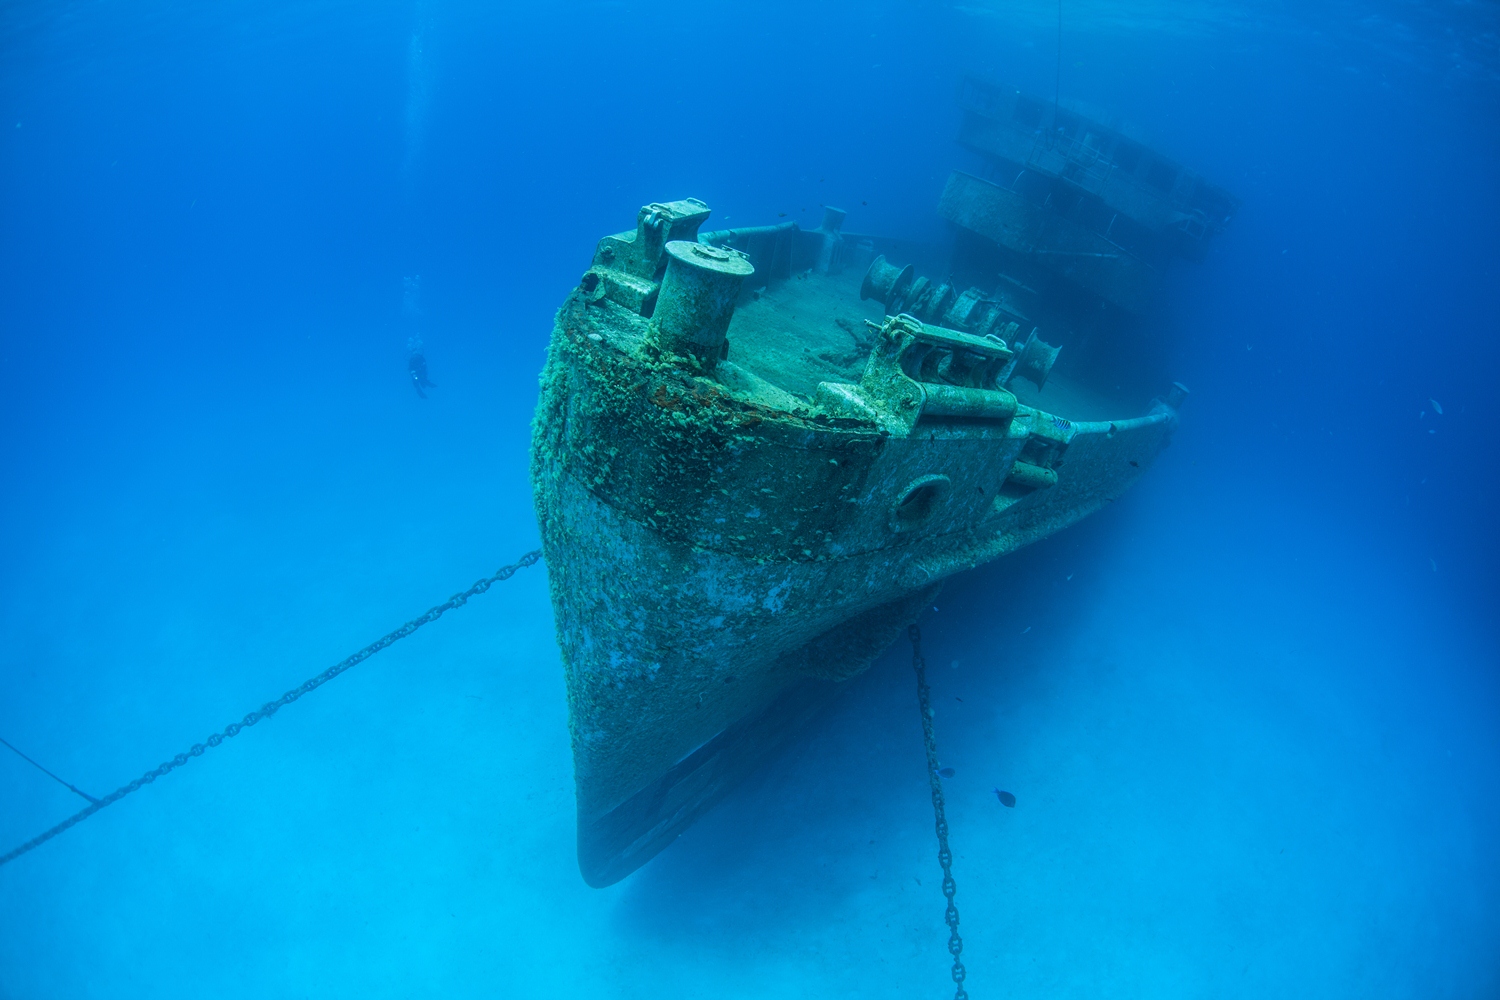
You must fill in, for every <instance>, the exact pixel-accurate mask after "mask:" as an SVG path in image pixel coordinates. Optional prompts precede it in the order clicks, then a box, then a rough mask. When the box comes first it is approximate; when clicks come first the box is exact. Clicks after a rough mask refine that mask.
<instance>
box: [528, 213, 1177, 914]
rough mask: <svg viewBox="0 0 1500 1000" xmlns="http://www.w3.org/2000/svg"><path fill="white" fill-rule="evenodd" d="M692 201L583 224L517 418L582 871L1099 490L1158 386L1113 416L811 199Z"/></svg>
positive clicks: (1130, 460)
mask: <svg viewBox="0 0 1500 1000" xmlns="http://www.w3.org/2000/svg"><path fill="white" fill-rule="evenodd" d="M707 216H708V209H707V206H705V205H703V204H702V203H701V202H698V201H695V200H691V199H689V200H686V201H678V202H669V203H663V204H653V205H649V206H647V207H646V208H644V209H642V210H641V213H640V216H639V218H638V220H637V227H636V230H635V231H634V232H633V233H632V232H626V233H621V234H619V235H616V236H610V237H606V238H605V239H604V240H602V241H601V242H600V244H599V247H598V249H597V250H596V252H595V257H594V262H593V266H592V267H591V268H590V269H589V270H588V272H587V273H586V274H585V275H584V276H583V279H582V280H581V281H580V283H579V285H578V287H577V288H575V289H574V291H573V292H572V293H571V294H570V295H569V296H568V298H567V300H566V301H565V302H564V303H563V306H562V308H561V309H560V310H559V311H558V313H557V318H556V325H555V327H554V330H553V333H552V340H551V345H550V349H549V354H548V358H547V363H546V368H545V370H544V373H543V376H542V382H541V398H540V402H539V404H538V408H537V413H536V419H535V425H534V429H533V459H532V461H533V469H532V475H533V484H534V489H535V499H536V509H537V516H538V520H539V523H540V527H541V533H542V541H543V547H544V550H545V553H546V560H547V566H548V573H549V579H550V586H551V593H552V600H553V606H554V609H555V612H556V624H557V635H558V641H559V644H560V646H561V650H562V657H563V663H564V666H565V669H566V675H567V690H568V699H569V710H570V726H571V735H572V743H573V754H574V766H575V780H576V785H577V800H578V852H579V863H580V867H581V869H582V872H583V875H584V878H585V879H586V880H587V881H588V882H589V883H590V884H592V885H596V886H602V885H608V884H610V883H612V882H614V881H616V880H618V879H620V878H622V877H624V876H625V875H627V874H629V873H630V872H631V871H633V870H634V869H635V868H637V867H639V866H640V865H641V864H643V863H644V862H645V861H646V860H648V859H649V858H650V857H652V856H653V855H654V854H655V853H656V852H658V851H660V850H661V849H662V848H663V847H664V846H666V845H667V844H668V843H670V842H671V840H672V839H673V838H675V837H676V836H677V835H678V834H679V833H680V832H681V831H682V830H683V829H685V828H686V827H687V826H688V825H689V824H690V823H691V822H692V821H693V819H694V818H696V817H697V816H698V815H699V814H701V813H702V811H703V810H704V809H706V808H708V807H710V806H711V805H712V804H713V803H714V802H715V801H716V800H717V799H718V798H719V797H720V796H721V795H722V794H723V793H724V792H725V791H726V790H727V789H728V788H729V787H730V786H732V785H733V783H734V782H735V781H736V780H738V778H739V777H741V776H742V775H743V774H744V773H745V772H746V771H747V770H749V769H751V768H753V767H754V766H755V765H756V763H757V762H759V761H760V760H761V759H763V758H764V756H765V755H767V754H768V753H770V752H772V750H774V749H775V747H776V746H777V745H778V744H779V742H780V741H781V740H782V739H783V738H784V737H785V736H786V735H787V734H788V733H790V732H792V731H793V730H795V728H796V727H797V726H798V725H799V724H800V722H801V721H803V720H804V719H806V718H807V717H808V716H810V715H811V714H813V713H814V712H816V711H817V709H818V707H819V706H820V705H822V704H823V703H824V702H826V700H827V699H828V698H830V697H831V696H833V695H834V694H835V693H836V692H837V690H838V688H839V686H840V685H841V684H842V683H844V682H845V681H847V680H848V679H849V678H850V677H852V676H854V675H855V674H857V673H858V672H859V671H861V670H863V669H864V668H865V667H866V666H867V665H868V664H869V663H870V661H871V660H872V659H873V658H874V657H875V656H876V655H878V654H879V653H880V652H881V651H882V650H883V649H884V648H886V647H887V646H888V645H889V644H890V643H891V642H892V641H893V640H894V639H895V638H896V636H897V635H898V634H899V633H900V631H901V630H902V629H903V628H904V627H905V625H906V624H907V623H909V622H910V621H912V620H914V619H915V617H916V616H917V614H918V612H919V610H920V609H921V608H922V607H924V606H925V605H926V604H927V602H929V601H930V600H931V599H932V597H933V596H934V595H935V594H936V591H937V588H938V587H939V586H940V585H941V582H942V581H943V580H944V579H945V578H946V577H948V576H949V575H951V574H953V573H955V572H958V571H960V570H963V569H966V568H969V567H972V566H976V565H978V564H980V563H983V562H986V561H988V560H991V559H994V558H996V557H998V556H1001V555H1004V554H1005V553H1007V552H1010V551H1012V550H1014V549H1016V548H1018V547H1020V546H1022V545H1025V544H1027V543H1029V542H1032V541H1035V540H1037V539H1039V538H1042V537H1045V536H1046V535H1048V534H1050V533H1052V532H1054V531H1057V530H1058V529H1060V528H1062V527H1064V526H1066V525H1068V524H1070V523H1072V522H1073V521H1076V520H1078V519H1079V518H1081V517H1084V516H1085V515H1087V514H1088V513H1090V512H1091V511H1093V510H1096V509H1098V508H1099V507H1100V506H1102V505H1103V504H1106V503H1108V502H1110V501H1111V500H1113V499H1115V498H1116V497H1117V496H1119V495H1120V493H1121V492H1122V491H1123V490H1125V489H1126V488H1127V487H1129V486H1130V484H1131V483H1132V482H1134V481H1135V480H1136V479H1137V478H1138V477H1139V476H1140V475H1141V474H1142V472H1143V471H1144V470H1145V469H1146V467H1147V466H1148V465H1149V464H1150V463H1151V460H1152V458H1153V457H1154V456H1155V455H1156V453H1157V452H1158V451H1159V450H1160V448H1161V447H1162V446H1163V444H1164V443H1165V441H1166V439H1167V436H1168V435H1169V434H1170V432H1171V431H1172V429H1173V427H1174V426H1175V424H1176V420H1177V414H1176V406H1177V404H1178V403H1179V402H1180V399H1181V390H1180V389H1178V390H1174V391H1173V392H1172V393H1169V394H1168V398H1167V399H1166V400H1160V399H1158V400H1154V401H1153V402H1152V403H1150V404H1149V405H1142V406H1141V411H1144V412H1141V411H1138V412H1137V414H1136V415H1134V416H1130V415H1128V414H1115V419H1111V417H1110V408H1111V406H1112V405H1114V404H1112V403H1111V402H1110V401H1109V400H1108V399H1105V398H1101V397H1098V396H1095V395H1093V394H1092V393H1091V392H1090V391H1089V390H1088V389H1087V387H1085V386H1082V385H1070V384H1069V383H1068V382H1067V381H1066V379H1065V378H1063V377H1062V376H1061V375H1060V374H1059V375H1053V374H1052V366H1053V363H1054V361H1055V360H1056V358H1057V350H1056V348H1052V347H1050V346H1049V345H1047V344H1046V343H1044V342H1043V341H1041V340H1040V339H1039V338H1038V335H1037V332H1036V331H1035V330H1034V329H1031V328H1029V326H1028V324H1026V323H1025V321H1024V320H1025V317H1024V316H1023V315H1021V313H1019V312H1018V311H1017V310H1016V309H1015V308H1013V307H1012V305H1010V304H1008V303H1007V302H1006V300H1005V299H1004V298H1003V296H996V295H986V294H983V293H981V292H979V291H977V290H975V289H969V290H967V291H965V292H962V293H959V292H956V291H955V290H954V289H952V288H951V287H949V286H947V285H944V284H943V283H941V282H932V281H929V280H927V279H925V278H920V277H918V276H916V274H915V270H914V268H912V267H898V266H896V265H895V264H892V263H890V262H889V261H888V260H887V258H886V257H885V256H884V255H883V254H882V255H879V256H874V257H873V259H872V254H873V252H874V251H875V250H878V249H883V250H887V251H889V252H892V253H897V252H900V251H902V250H903V249H910V248H909V247H903V245H901V244H898V243H895V242H893V241H878V240H875V239H874V238H860V237H853V236H849V235H846V234H844V233H842V232H841V231H840V229H841V223H842V218H843V213H840V212H837V211H836V210H829V211H828V213H827V215H826V217H825V220H824V224H823V225H822V226H821V227H820V228H819V229H817V230H811V231H804V230H800V229H798V228H797V227H794V226H793V227H788V226H772V227H764V228H758V229H741V230H724V231H719V232H711V233H700V228H701V225H702V223H703V222H704V221H705V220H706V218H707ZM892 302H894V303H895V305H896V308H897V311H896V314H895V315H888V313H887V310H888V308H890V307H891V303H892ZM922 316H925V317H927V319H925V320H924V319H923V318H919V317H922ZM944 324H947V325H944ZM1022 378H1024V379H1028V380H1030V381H1029V383H1027V384H1023V383H1022V382H1021V381H1020V379H1022ZM1049 400H1055V401H1056V404H1057V405H1056V406H1055V407H1054V408H1053V409H1044V408H1043V404H1044V403H1047V401H1049Z"/></svg>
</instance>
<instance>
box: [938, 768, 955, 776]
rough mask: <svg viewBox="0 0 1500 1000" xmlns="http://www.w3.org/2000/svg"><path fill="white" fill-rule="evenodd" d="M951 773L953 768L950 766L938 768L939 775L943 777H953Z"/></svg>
mask: <svg viewBox="0 0 1500 1000" xmlns="http://www.w3.org/2000/svg"><path fill="white" fill-rule="evenodd" d="M953 774H954V772H953V768H951V767H945V768H942V769H940V770H939V771H938V775H939V777H943V778H951V777H953Z"/></svg>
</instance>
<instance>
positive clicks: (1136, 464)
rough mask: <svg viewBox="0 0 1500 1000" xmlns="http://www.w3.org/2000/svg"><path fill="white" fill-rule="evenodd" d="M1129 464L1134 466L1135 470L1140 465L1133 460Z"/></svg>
mask: <svg viewBox="0 0 1500 1000" xmlns="http://www.w3.org/2000/svg"><path fill="white" fill-rule="evenodd" d="M1130 464H1131V465H1133V466H1135V467H1136V468H1137V469H1139V468H1140V467H1141V463H1140V462H1137V461H1136V460H1135V459H1131V460H1130Z"/></svg>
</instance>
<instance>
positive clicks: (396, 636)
mask: <svg viewBox="0 0 1500 1000" xmlns="http://www.w3.org/2000/svg"><path fill="white" fill-rule="evenodd" d="M541 558H542V553H541V550H540V549H538V550H536V551H533V552H528V553H526V554H525V555H524V556H522V557H521V558H520V559H518V560H516V561H515V562H514V563H512V564H510V565H509V566H502V567H501V568H500V569H498V570H496V571H495V573H494V574H493V575H491V576H487V577H485V578H484V579H483V580H479V581H477V582H476V583H475V584H474V585H473V586H472V587H470V588H469V589H468V590H465V591H463V592H462V593H459V594H454V595H453V596H452V597H450V598H448V599H447V600H446V601H444V602H443V603H442V604H439V605H436V606H435V607H431V608H428V609H427V610H426V611H425V612H424V613H422V614H420V615H418V616H417V617H416V618H413V619H412V620H411V621H409V622H407V623H406V624H405V625H402V626H401V627H400V628H398V629H396V630H395V631H394V632H388V633H387V634H385V635H383V636H381V637H380V638H379V639H376V640H375V641H374V642H372V643H370V644H369V645H368V646H366V647H365V648H364V649H361V650H360V651H359V652H357V653H354V654H352V655H350V656H348V657H346V658H344V659H342V660H340V661H339V662H338V663H335V664H334V665H333V666H331V667H329V668H328V669H327V670H325V671H323V672H322V673H321V674H318V675H317V676H316V677H310V678H308V679H307V680H305V681H303V682H302V683H301V684H299V685H297V686H296V687H294V688H292V689H291V690H290V691H288V692H287V693H286V694H283V695H282V696H281V697H280V698H277V699H276V700H275V701H268V702H266V703H265V704H264V705H262V706H261V707H260V708H258V709H256V710H255V711H253V712H251V713H249V714H248V715H246V716H245V717H244V718H243V719H241V720H240V721H238V722H231V723H230V724H229V725H227V726H225V727H224V728H223V729H222V730H221V731H219V732H217V733H214V734H213V735H212V736H210V737H208V739H206V740H204V741H203V742H202V743H194V744H193V745H192V746H191V747H189V748H188V749H187V750H185V751H184V752H182V753H180V754H178V755H177V756H175V757H173V758H172V759H171V760H169V761H166V762H165V763H163V764H161V765H159V766H157V767H154V768H152V769H151V770H149V771H147V772H146V773H145V774H143V775H141V776H140V777H139V778H136V779H135V780H134V781H132V782H130V783H129V784H128V785H121V786H120V787H119V788H116V789H115V790H114V791H112V792H110V793H109V794H108V795H106V796H104V798H102V799H97V800H94V801H93V802H92V803H91V804H90V805H89V806H88V808H86V809H81V810H79V811H78V812H76V813H74V814H73V815H72V816H69V817H68V818H67V819H65V820H63V821H62V822H61V823H59V824H57V825H56V826H54V827H53V828H52V829H50V830H48V831H46V832H45V833H42V834H40V835H38V836H36V837H33V838H32V839H30V840H28V841H27V842H26V843H24V844H22V845H21V846H20V847H17V848H15V849H14V850H12V851H10V852H9V853H7V854H5V855H0V866H3V865H6V864H9V863H10V862H12V861H14V860H15V859H16V858H19V857H20V856H21V855H23V854H25V853H26V852H27V851H30V850H33V849H35V848H38V847H40V846H42V845H43V844H45V843H46V842H47V841H49V840H51V839H52V838H53V837H55V836H57V835H58V834H60V833H62V832H63V831H65V830H67V829H69V828H70V827H73V826H76V825H77V824H79V823H82V822H83V821H84V820H86V819H88V818H89V817H90V816H92V815H94V813H96V812H98V811H99V810H100V809H103V808H105V807H106V806H112V805H114V804H115V803H116V802H118V801H120V800H121V799H123V798H124V797H125V796H127V795H129V794H131V793H132V792H137V791H140V790H141V789H142V788H144V787H145V786H147V785H149V784H151V783H152V782H153V781H155V780H156V779H157V778H164V777H166V776H167V775H168V774H170V773H172V772H173V771H175V770H176V769H177V768H179V767H181V766H182V765H184V764H186V763H187V762H188V761H190V760H192V759H193V758H194V757H201V756H203V753H204V751H206V750H210V749H212V748H213V747H216V746H218V745H219V744H220V743H223V742H224V741H225V740H227V739H230V738H232V737H234V736H237V735H239V733H240V731H241V730H243V729H246V728H248V727H250V726H253V725H255V724H256V723H257V722H260V721H261V720H262V719H269V718H270V717H271V716H273V715H275V714H276V713H277V712H278V711H280V710H281V709H283V708H285V707H286V706H287V705H290V704H291V703H292V702H294V701H296V700H297V699H298V698H300V697H302V696H303V695H305V694H308V693H310V692H312V691H316V690H317V689H318V688H320V687H322V686H323V685H324V684H327V683H328V682H329V681H331V680H333V679H334V678H335V677H337V676H338V675H339V674H341V673H343V672H344V671H345V670H348V669H349V668H350V667H354V666H358V665H359V664H360V663H363V662H364V661H365V660H368V659H369V658H370V657H372V656H374V655H375V654H376V653H378V652H380V651H381V650H382V649H385V648H386V647H387V646H390V645H392V644H394V643H396V642H399V641H400V640H402V639H405V638H406V637H407V636H409V635H411V634H412V633H413V632H415V631H416V630H417V629H419V628H421V627H422V626H423V625H430V624H431V623H433V622H435V621H437V620H438V619H439V618H441V617H442V616H443V615H444V614H446V613H447V612H449V611H452V610H453V609H454V608H461V607H463V606H464V605H465V604H467V603H469V598H471V597H477V596H479V595H480V594H482V593H484V592H485V591H486V590H489V589H490V588H491V587H492V586H494V585H495V584H497V583H499V582H501V581H502V580H509V579H510V578H511V577H512V576H515V575H516V573H517V572H519V571H520V570H523V569H525V568H526V567H528V566H533V565H535V564H536V563H537V561H538V560H540V559H541ZM80 794H82V793H80Z"/></svg>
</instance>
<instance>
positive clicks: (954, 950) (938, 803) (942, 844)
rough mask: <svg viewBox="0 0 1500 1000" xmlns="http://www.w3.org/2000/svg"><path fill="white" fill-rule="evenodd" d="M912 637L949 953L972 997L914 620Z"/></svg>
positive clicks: (965, 998)
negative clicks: (959, 929)
mask: <svg viewBox="0 0 1500 1000" xmlns="http://www.w3.org/2000/svg"><path fill="white" fill-rule="evenodd" d="M906 634H907V636H908V638H910V639H911V665H912V669H913V670H915V671H916V672H917V701H918V703H919V704H920V706H921V710H922V742H923V743H924V744H926V747H927V781H928V783H929V784H931V786H932V815H933V818H934V820H935V821H936V826H937V841H938V864H940V865H942V867H943V896H944V897H945V898H946V899H947V900H948V910H947V912H946V913H944V914H943V919H944V920H945V921H946V922H947V924H948V954H950V955H952V956H953V987H954V989H953V1000H969V994H968V991H967V990H965V989H964V980H965V979H966V978H968V975H969V973H968V971H967V970H966V969H965V968H964V963H963V960H962V959H961V958H960V957H959V956H960V955H962V954H963V950H964V939H963V938H961V937H959V936H958V907H957V906H954V905H953V896H954V893H956V892H957V891H958V884H957V883H956V882H954V881H953V851H952V850H951V849H950V848H949V847H948V818H947V815H946V814H945V812H944V809H943V782H942V776H941V775H939V774H938V755H937V740H936V739H935V738H934V737H933V735H932V698H931V693H930V692H929V691H928V689H927V661H926V660H925V659H923V657H922V630H921V629H920V628H918V627H917V626H916V623H915V622H913V623H912V624H911V625H910V626H908V628H907V630H906Z"/></svg>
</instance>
